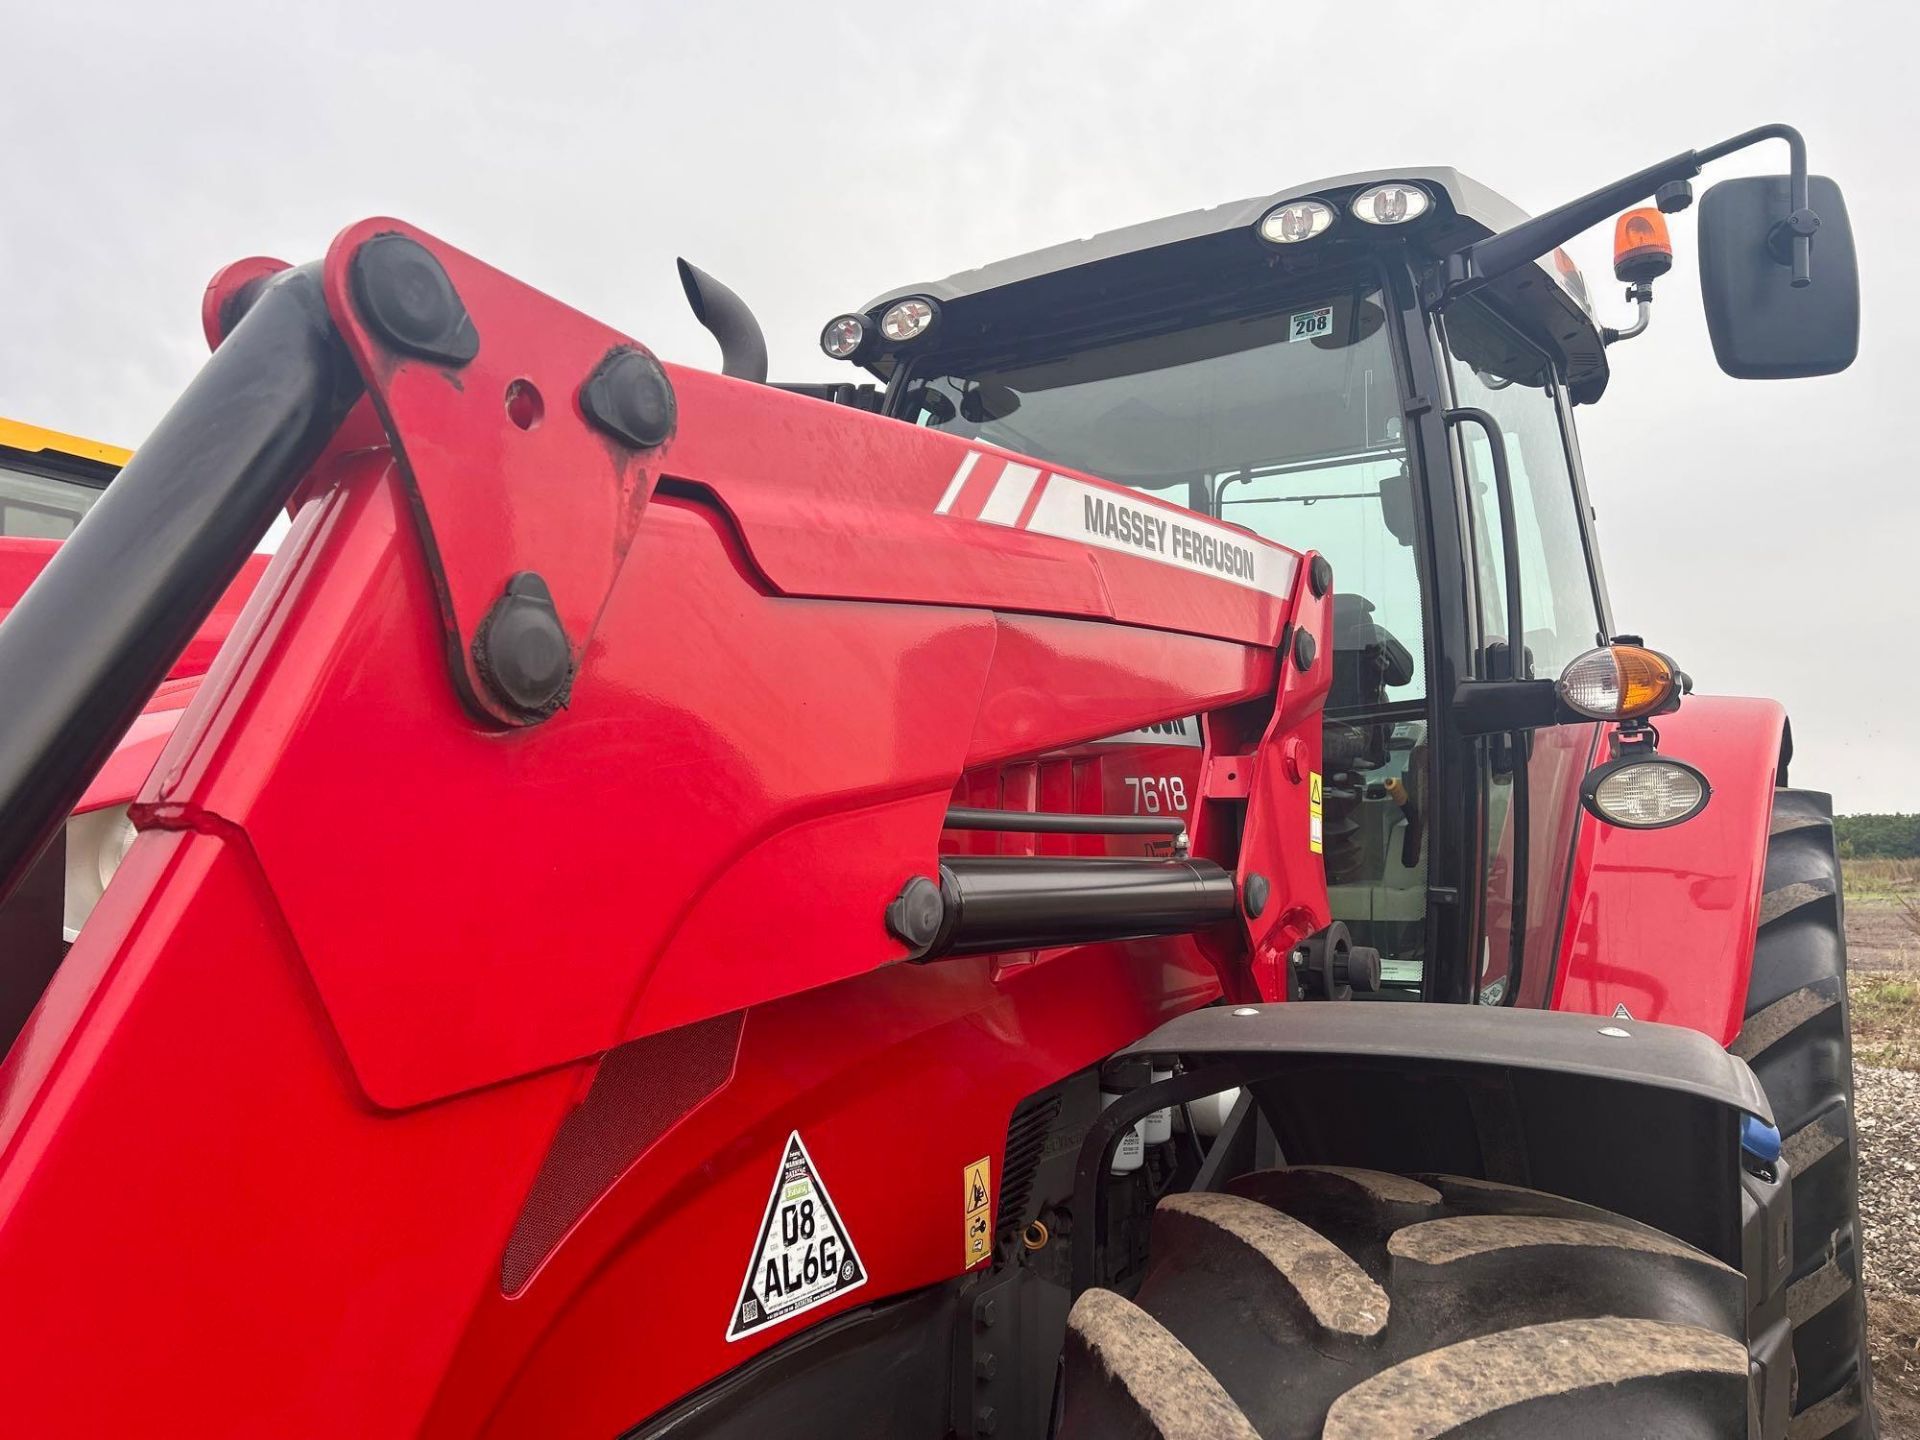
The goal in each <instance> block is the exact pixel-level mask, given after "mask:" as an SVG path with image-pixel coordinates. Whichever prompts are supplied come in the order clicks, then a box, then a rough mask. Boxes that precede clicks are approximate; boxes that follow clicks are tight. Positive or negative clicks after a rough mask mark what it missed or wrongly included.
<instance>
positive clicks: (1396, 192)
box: [1349, 180, 1433, 225]
mask: <svg viewBox="0 0 1920 1440" xmlns="http://www.w3.org/2000/svg"><path fill="white" fill-rule="evenodd" d="M1432 205H1433V199H1432V197H1431V196H1429V195H1428V194H1427V192H1426V191H1424V190H1422V189H1421V188H1420V187H1419V186H1418V185H1408V184H1405V183H1403V182H1401V181H1398V180H1395V181H1391V182H1389V183H1388V184H1385V185H1373V186H1369V187H1368V188H1367V189H1365V190H1362V191H1361V192H1360V193H1359V194H1358V195H1356V196H1354V197H1353V204H1352V206H1351V207H1349V208H1350V209H1351V210H1352V211H1353V218H1354V219H1356V220H1364V221H1366V222H1367V224H1369V225H1404V224H1406V223H1407V221H1409V220H1418V219H1419V218H1420V217H1421V216H1422V215H1424V214H1426V213H1427V211H1428V209H1429V208H1431V206H1432Z"/></svg>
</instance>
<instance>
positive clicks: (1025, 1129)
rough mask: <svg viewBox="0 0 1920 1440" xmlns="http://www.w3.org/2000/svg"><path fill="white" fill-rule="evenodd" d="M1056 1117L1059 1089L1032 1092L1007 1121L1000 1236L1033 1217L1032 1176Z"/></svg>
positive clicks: (1001, 1182) (1058, 1108)
mask: <svg viewBox="0 0 1920 1440" xmlns="http://www.w3.org/2000/svg"><path fill="white" fill-rule="evenodd" d="M1059 1118H1060V1092H1059V1091H1057V1090H1056V1091H1054V1092H1052V1093H1051V1094H1043V1095H1033V1096H1029V1097H1028V1098H1027V1099H1025V1100H1022V1101H1021V1102H1020V1104H1019V1106H1018V1108H1016V1109H1015V1110H1014V1112H1013V1119H1012V1120H1011V1121H1009V1122H1008V1124H1007V1160H1006V1164H1005V1165H1003V1166H1002V1167H1001V1171H1000V1225H999V1227H998V1228H999V1231H1000V1234H1001V1235H1002V1236H1003V1237H1004V1236H1007V1235H1012V1234H1014V1233H1016V1232H1018V1231H1020V1230H1023V1229H1025V1228H1026V1224H1027V1222H1028V1221H1029V1220H1031V1219H1032V1218H1033V1217H1032V1216H1031V1215H1029V1214H1028V1213H1027V1206H1028V1205H1029V1204H1031V1203H1032V1200H1033V1179H1034V1175H1035V1173H1036V1172H1037V1171H1038V1170H1039V1168H1040V1162H1041V1160H1042V1159H1044V1158H1045V1157H1046V1154H1047V1149H1048V1147H1047V1139H1048V1137H1049V1135H1051V1133H1052V1131H1053V1124H1054V1122H1055V1121H1056V1120H1058V1119H1059Z"/></svg>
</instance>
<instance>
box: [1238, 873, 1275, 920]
mask: <svg viewBox="0 0 1920 1440" xmlns="http://www.w3.org/2000/svg"><path fill="white" fill-rule="evenodd" d="M1272 893H1273V885H1272V884H1271V882H1269V881H1268V879H1267V877H1266V876H1264V875H1249V876H1247V883H1246V885H1245V886H1244V887H1242V892H1241V898H1242V900H1243V901H1244V902H1245V904H1246V907H1247V918H1248V919H1250V920H1258V919H1259V918H1260V912H1261V911H1262V910H1264V909H1266V908H1267V897H1268V896H1269V895H1271V894H1272Z"/></svg>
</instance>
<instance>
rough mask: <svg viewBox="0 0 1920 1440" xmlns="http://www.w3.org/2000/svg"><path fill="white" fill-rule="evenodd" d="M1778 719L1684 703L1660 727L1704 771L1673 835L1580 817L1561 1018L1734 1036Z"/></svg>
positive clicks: (1677, 755)
mask: <svg viewBox="0 0 1920 1440" xmlns="http://www.w3.org/2000/svg"><path fill="white" fill-rule="evenodd" d="M1786 723H1787V716H1786V711H1785V710H1784V709H1782V708H1781V706H1780V705H1779V703H1778V702H1776V701H1773V700H1752V699H1744V698H1734V697H1729V696H1691V697H1689V698H1688V699H1687V701H1686V703H1685V704H1684V705H1682V706H1681V708H1680V709H1679V710H1678V711H1677V712H1675V713H1674V714H1672V715H1669V716H1665V717H1663V718H1662V719H1661V721H1660V751H1661V753H1662V754H1663V755H1671V756H1672V757H1673V758H1674V759H1676V760H1685V761H1686V762H1688V763H1689V764H1691V765H1694V766H1696V767H1697V768H1698V769H1700V770H1701V771H1702V772H1704V773H1705V775H1706V777H1707V781H1708V783H1709V784H1710V785H1712V787H1713V798H1712V799H1711V801H1709V802H1708V805H1707V808H1706V809H1705V810H1703V811H1701V813H1700V814H1699V815H1697V816H1695V817H1694V818H1693V819H1691V820H1689V821H1687V822H1686V823H1685V824H1682V825H1675V826H1673V827H1672V828H1671V829H1667V830H1624V829H1621V828H1619V827H1618V826H1613V825H1607V824H1604V823H1602V822H1601V821H1599V820H1597V819H1595V818H1594V817H1593V816H1591V815H1583V816H1582V817H1581V822H1580V833H1579V837H1578V839H1577V841H1576V843H1575V848H1574V863H1573V876H1572V882H1571V884H1570V885H1569V887H1568V893H1567V911H1566V915H1567V923H1566V925H1565V927H1564V931H1563V935H1562V939H1561V945H1560V955H1559V964H1558V966H1557V967H1556V971H1555V979H1554V987H1553V996H1552V1000H1551V1002H1550V1004H1551V1008H1552V1009H1555V1010H1575V1011H1583V1012H1586V1013H1588V1014H1593V1015H1619V1014H1620V1013H1621V1007H1623V1006H1624V1007H1625V1013H1626V1014H1627V1015H1629V1016H1631V1017H1632V1018H1633V1019H1635V1020H1657V1021H1660V1022H1662V1023H1664V1024H1668V1025H1685V1026H1687V1027H1689V1028H1690V1029H1694V1030H1699V1031H1701V1032H1703V1033H1705V1034H1707V1035H1709V1036H1711V1037H1713V1039H1715V1040H1717V1041H1718V1042H1719V1043H1720V1044H1722V1045H1726V1044H1729V1043H1731V1041H1732V1040H1733V1037H1734V1036H1735V1035H1736V1034H1737V1033H1738V1032H1739V1029H1740V1021H1741V1017H1742V1014H1743V1011H1744V1009H1745V1005H1746V997H1747V979H1748V974H1749V972H1750V970H1751V968H1752V963H1753V936H1754V930H1755V928H1756V925H1757V923H1758V917H1759V910H1760V887H1761V883H1762V881H1763V880H1764V879H1765V873H1766V859H1767V833H1768V829H1769V826H1770V825H1771V822H1772V817H1773V791H1774V787H1775V785H1776V784H1778V782H1779V770H1780V762H1781V757H1782V754H1783V747H1784V744H1785V736H1786Z"/></svg>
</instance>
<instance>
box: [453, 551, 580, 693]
mask: <svg viewBox="0 0 1920 1440" xmlns="http://www.w3.org/2000/svg"><path fill="white" fill-rule="evenodd" d="M473 660H474V665H475V667H476V668H477V669H478V670H479V672H480V678H481V679H483V680H485V681H486V683H487V688H488V689H489V690H490V691H492V693H493V697H494V698H495V699H496V700H498V701H500V702H501V703H502V704H503V705H505V706H506V707H507V708H509V709H511V710H514V711H516V712H517V713H518V714H520V715H521V716H523V717H525V718H526V719H529V720H544V719H546V718H547V717H548V716H549V715H551V714H553V713H554V711H556V710H558V709H560V708H561V706H563V705H565V704H566V703H567V694H568V692H569V690H571V689H572V686H573V652H572V649H571V647H569V646H568V644H567V632H566V630H565V629H564V628H563V627H562V626H561V624H560V615H559V612H558V611H556V610H555V609H554V608H553V593H552V592H551V591H550V590H548V589H547V582H546V581H545V580H543V579H541V578H540V577H539V576H538V575H537V574H535V573H534V572H533V571H531V570H523V571H521V572H520V573H519V574H518V575H516V576H514V577H513V578H512V579H511V580H509V581H508V582H507V588H506V593H505V594H503V595H502V596H501V597H500V598H499V599H498V600H496V601H494V604H493V608H492V609H491V610H489V611H488V612H487V618H486V619H485V620H483V621H481V622H480V629H479V631H478V632H477V633H476V634H475V635H474V637H473Z"/></svg>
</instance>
